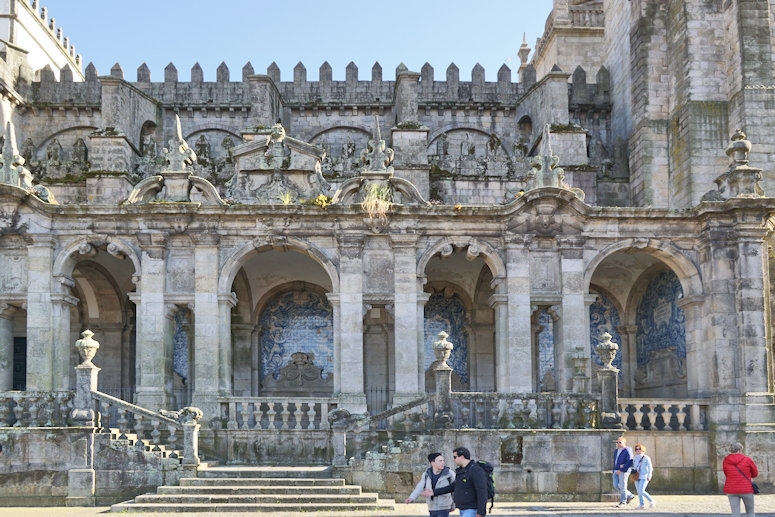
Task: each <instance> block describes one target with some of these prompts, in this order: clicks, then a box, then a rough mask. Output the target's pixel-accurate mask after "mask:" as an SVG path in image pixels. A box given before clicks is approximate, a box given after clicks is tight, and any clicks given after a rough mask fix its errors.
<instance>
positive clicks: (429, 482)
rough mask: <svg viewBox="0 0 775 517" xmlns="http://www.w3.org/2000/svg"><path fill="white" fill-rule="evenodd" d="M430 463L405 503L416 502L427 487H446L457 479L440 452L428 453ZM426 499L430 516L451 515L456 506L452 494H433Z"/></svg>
mask: <svg viewBox="0 0 775 517" xmlns="http://www.w3.org/2000/svg"><path fill="white" fill-rule="evenodd" d="M428 463H430V464H431V466H430V467H428V469H427V470H426V471H425V472H423V474H422V477H421V478H420V482H419V483H417V486H416V487H415V488H414V491H412V493H411V494H410V495H409V497H407V498H406V500H405V501H404V502H405V503H407V504H409V503H411V502H414V500H415V499H417V497H418V496H419V495H420V494H421V493H422V492H423V491H424V490H426V489H431V490H433V489H434V488H444V487H445V486H450V485H452V483H453V482H454V481H455V473H454V472H453V471H452V470H450V469H449V467H447V466H446V465H445V464H444V456H442V455H441V453H440V452H432V453H430V454H428ZM426 499H427V503H428V514H429V515H430V517H449V512H451V511H452V509H453V508H454V507H455V506H454V504H453V503H452V494H442V495H437V496H433V495H432V496H429V497H427V498H426Z"/></svg>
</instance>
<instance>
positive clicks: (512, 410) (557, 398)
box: [451, 392, 598, 429]
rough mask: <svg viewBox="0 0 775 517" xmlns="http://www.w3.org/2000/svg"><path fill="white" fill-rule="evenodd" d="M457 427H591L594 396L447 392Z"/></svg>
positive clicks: (594, 404) (594, 415)
mask: <svg viewBox="0 0 775 517" xmlns="http://www.w3.org/2000/svg"><path fill="white" fill-rule="evenodd" d="M451 398H452V405H453V408H454V414H455V422H454V427H458V428H461V429H467V428H470V429H592V428H594V427H596V419H597V407H598V398H596V397H594V396H591V395H588V394H578V393H517V394H505V393H489V392H488V393H474V392H470V393H469V392H466V393H455V392H453V393H451Z"/></svg>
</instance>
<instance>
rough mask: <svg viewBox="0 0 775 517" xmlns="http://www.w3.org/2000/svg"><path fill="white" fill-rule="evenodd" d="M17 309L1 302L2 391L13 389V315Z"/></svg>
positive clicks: (0, 357) (0, 388) (0, 386)
mask: <svg viewBox="0 0 775 517" xmlns="http://www.w3.org/2000/svg"><path fill="white" fill-rule="evenodd" d="M17 310H18V309H17V308H16V307H14V306H13V305H11V304H8V303H5V302H0V391H10V390H12V389H13V316H14V314H15V313H16V311H17Z"/></svg>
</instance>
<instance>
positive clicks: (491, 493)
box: [474, 460, 495, 513]
mask: <svg viewBox="0 0 775 517" xmlns="http://www.w3.org/2000/svg"><path fill="white" fill-rule="evenodd" d="M474 463H476V464H477V465H479V468H481V469H482V470H483V471H484V473H485V474H487V499H489V500H490V513H492V507H493V506H494V505H495V476H494V474H493V473H494V471H495V469H494V468H493V466H492V464H491V463H490V462H488V461H484V460H475V461H474Z"/></svg>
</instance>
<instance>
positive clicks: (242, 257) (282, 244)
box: [218, 237, 339, 295]
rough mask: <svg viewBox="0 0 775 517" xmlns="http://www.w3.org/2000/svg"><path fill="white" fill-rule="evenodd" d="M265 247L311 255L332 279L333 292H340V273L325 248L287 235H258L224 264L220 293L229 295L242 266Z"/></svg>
mask: <svg viewBox="0 0 775 517" xmlns="http://www.w3.org/2000/svg"><path fill="white" fill-rule="evenodd" d="M264 249H276V250H279V251H296V252H299V253H302V254H304V255H307V256H309V257H310V258H311V259H312V260H314V261H315V262H317V263H318V264H320V266H321V267H322V268H323V270H324V271H325V272H326V274H327V275H328V277H329V279H330V280H331V286H332V288H331V290H332V292H339V273H338V271H337V267H336V265H335V264H334V263H333V262H332V261H331V260H330V259H329V258H328V257H327V256H326V254H325V253H324V252H323V250H321V249H319V248H318V247H316V246H314V245H313V244H310V243H308V242H305V241H302V240H299V239H293V238H286V237H281V238H277V237H258V238H256V239H253V240H252V241H251V242H249V243H247V244H245V245H244V246H242V247H240V248H239V249H237V250H236V251H235V252H234V253H233V254H232V255H231V256H230V257H229V258H228V259H226V261H225V262H224V264H223V267H222V268H221V273H220V275H219V279H218V294H219V295H229V294H230V293H231V286H232V284H233V283H234V279H235V277H236V276H237V273H238V272H239V270H240V268H241V267H242V266H243V265H244V264H245V262H246V261H247V260H249V259H250V258H251V257H252V256H253V255H255V254H257V253H260V252H261V251H262V250H264Z"/></svg>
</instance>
